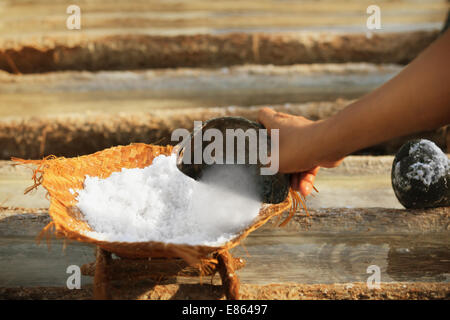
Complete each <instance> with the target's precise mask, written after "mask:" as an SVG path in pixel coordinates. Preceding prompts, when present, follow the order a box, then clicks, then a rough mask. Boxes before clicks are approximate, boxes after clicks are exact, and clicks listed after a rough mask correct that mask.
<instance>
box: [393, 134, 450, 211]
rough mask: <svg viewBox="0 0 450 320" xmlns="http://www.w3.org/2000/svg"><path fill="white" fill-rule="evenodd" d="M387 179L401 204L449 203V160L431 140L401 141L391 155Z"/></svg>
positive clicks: (427, 205) (422, 206) (430, 206)
mask: <svg viewBox="0 0 450 320" xmlns="http://www.w3.org/2000/svg"><path fill="white" fill-rule="evenodd" d="M391 180H392V187H393V189H394V192H395V195H396V197H397V199H398V200H399V201H400V203H401V204H402V205H403V206H404V207H405V208H408V209H409V208H432V207H443V206H450V162H449V159H448V157H447V155H446V154H445V153H443V152H442V150H441V149H439V147H438V146H436V144H434V143H433V142H432V141H429V140H425V139H420V140H412V141H408V142H407V143H405V144H404V145H403V146H402V147H401V148H400V149H399V150H398V152H397V154H396V155H395V158H394V162H393V164H392V172H391Z"/></svg>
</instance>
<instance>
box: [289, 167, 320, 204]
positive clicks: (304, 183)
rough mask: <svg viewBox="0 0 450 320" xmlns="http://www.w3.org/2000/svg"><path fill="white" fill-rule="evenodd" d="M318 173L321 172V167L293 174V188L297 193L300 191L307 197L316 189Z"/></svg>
mask: <svg viewBox="0 0 450 320" xmlns="http://www.w3.org/2000/svg"><path fill="white" fill-rule="evenodd" d="M317 172H319V167H315V168H313V169H311V170H308V171H305V172H301V173H295V174H292V175H291V188H292V189H294V190H295V191H299V192H300V193H301V194H302V195H303V196H304V197H306V196H307V195H309V194H310V193H311V192H312V190H313V188H314V180H315V178H316V175H317Z"/></svg>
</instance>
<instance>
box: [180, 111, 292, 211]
mask: <svg viewBox="0 0 450 320" xmlns="http://www.w3.org/2000/svg"><path fill="white" fill-rule="evenodd" d="M211 128H215V129H218V130H219V131H220V132H221V133H222V134H223V137H224V140H223V144H224V149H225V150H223V154H218V155H215V159H217V158H219V157H222V159H223V163H225V162H226V161H225V159H226V148H225V146H226V129H242V130H243V131H246V130H247V129H256V130H258V129H264V127H263V126H262V125H261V124H259V123H257V122H254V121H250V120H248V119H245V118H242V117H221V118H214V119H211V120H208V121H206V122H204V123H203V126H202V127H201V130H200V129H197V130H194V131H193V132H192V133H191V135H190V140H189V142H188V143H187V144H186V145H181V144H180V145H178V146H177V148H176V150H177V152H178V161H177V167H178V169H180V171H182V172H183V173H184V174H186V175H188V176H190V177H191V178H194V179H196V180H200V179H201V177H202V174H203V172H204V171H205V170H206V169H208V168H210V167H211V166H217V165H221V166H227V165H239V164H211V165H210V164H206V163H204V162H203V161H202V163H200V164H194V163H193V162H194V161H193V159H194V153H195V150H196V149H198V148H199V147H200V148H201V152H202V154H203V150H204V148H205V147H206V146H208V144H209V143H210V142H209V141H206V142H203V141H202V143H201V144H197V145H196V144H195V143H194V137H197V138H198V136H199V134H200V132H201V134H202V135H203V133H204V132H205V130H207V129H211ZM256 132H258V131H256ZM200 140H201V139H200ZM270 143H271V142H270V136H269V137H268V139H267V150H269V151H270ZM189 145H190V147H188V146H189ZM248 146H249V144H248V139H246V150H245V165H244V166H245V168H246V169H247V170H249V171H250V172H251V175H252V176H253V177H254V178H255V180H256V185H257V186H258V188H259V190H257V192H258V194H259V195H260V196H261V201H263V202H265V203H280V202H283V201H284V200H285V199H286V197H287V195H288V193H289V186H290V176H289V175H288V174H282V173H279V172H278V173H276V174H274V175H261V173H260V168H261V167H262V166H263V165H262V164H261V162H260V161H259V160H260V159H259V157H258V159H257V163H256V164H249V155H250V153H251V152H258V149H256V150H249V148H248ZM258 146H259V137H258ZM258 148H259V147H258ZM188 153H190V159H191V160H192V161H184V160H185V157H186V156H188ZM234 154H235V161H236V159H237V158H236V154H237V152H236V144H235V152H234ZM234 163H236V162H234Z"/></svg>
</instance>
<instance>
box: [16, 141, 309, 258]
mask: <svg viewBox="0 0 450 320" xmlns="http://www.w3.org/2000/svg"><path fill="white" fill-rule="evenodd" d="M171 152H172V146H165V147H164V146H155V145H148V144H143V143H136V144H131V145H128V146H117V147H113V148H109V149H105V150H103V151H99V152H96V153H93V154H90V155H86V156H81V157H75V158H64V157H60V158H56V157H47V158H45V159H43V160H23V159H18V158H13V159H12V160H14V161H17V162H20V163H23V164H34V165H37V169H35V171H34V175H33V179H34V185H33V186H32V187H30V188H28V189H27V190H26V192H28V191H30V190H32V189H34V188H37V187H38V186H39V185H42V186H43V187H44V188H45V189H46V190H47V191H48V195H49V196H50V208H49V214H50V217H51V218H52V222H50V223H49V224H48V225H47V226H46V227H45V228H44V229H43V230H42V232H41V236H42V235H44V234H47V235H50V232H51V231H52V229H53V230H54V232H55V234H56V236H57V237H65V238H67V239H71V240H76V241H82V242H88V243H93V244H96V245H98V246H99V247H101V248H103V249H105V250H107V251H109V252H112V253H115V254H117V255H118V256H121V257H125V258H147V257H152V258H182V259H184V260H185V261H187V262H189V263H195V262H197V261H198V260H199V259H200V258H203V257H206V256H207V255H208V254H210V253H213V252H215V251H220V250H228V249H231V248H233V247H235V246H237V245H238V244H239V243H240V241H242V240H243V239H244V238H245V237H246V236H247V235H248V234H249V233H250V232H252V231H253V230H255V229H257V228H259V227H260V226H262V225H263V224H264V223H266V222H267V221H268V220H269V219H270V218H272V217H274V216H277V215H280V214H281V213H283V212H284V211H286V210H288V209H291V210H292V212H291V215H290V216H292V214H293V210H295V208H296V207H297V204H298V203H299V201H301V199H300V198H299V196H298V194H297V193H295V192H292V191H291V192H290V194H289V196H288V197H287V198H286V199H285V200H284V201H283V202H282V203H279V204H274V205H269V204H263V206H262V208H261V210H260V213H259V216H258V218H257V219H256V220H255V221H254V222H253V223H252V224H251V225H250V226H249V227H247V228H246V229H244V230H242V231H241V232H240V233H239V234H238V235H237V236H236V237H235V238H233V239H232V240H230V241H228V242H227V243H226V244H225V245H223V246H221V247H211V246H200V245H197V246H192V245H184V244H171V243H163V242H154V241H148V242H109V241H102V240H97V239H94V238H91V237H89V236H87V235H86V231H92V228H91V227H90V226H89V224H87V223H86V222H85V220H84V219H83V214H82V213H81V212H80V211H79V210H78V209H77V207H76V204H77V200H76V199H75V197H76V194H72V193H71V192H70V189H73V190H76V189H83V183H84V180H85V177H86V175H89V176H97V177H99V178H107V177H108V176H110V175H111V173H113V172H115V171H121V170H122V168H144V167H146V166H149V165H150V164H151V163H152V161H153V159H154V158H155V157H157V156H158V155H160V154H164V155H169V154H170V153H171ZM124 214H126V212H124Z"/></svg>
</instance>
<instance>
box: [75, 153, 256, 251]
mask: <svg viewBox="0 0 450 320" xmlns="http://www.w3.org/2000/svg"><path fill="white" fill-rule="evenodd" d="M255 190H256V184H255V182H254V181H253V180H252V177H251V176H250V173H248V172H247V171H246V170H245V169H244V168H243V167H241V166H216V167H211V168H210V169H209V170H206V171H205V173H204V176H203V178H202V181H201V182H198V181H195V180H193V179H192V178H190V177H188V176H186V175H184V174H183V173H181V172H180V171H179V170H178V168H177V167H176V156H175V155H171V156H164V155H160V156H158V157H156V158H155V159H154V160H153V163H152V165H150V166H148V167H146V168H143V169H139V168H136V169H125V168H124V169H122V171H120V172H114V173H112V174H111V175H110V176H109V177H108V178H106V179H99V178H98V177H89V176H86V179H85V182H84V189H81V190H76V192H77V193H78V196H77V198H76V199H77V200H78V204H77V206H78V208H79V209H80V210H81V212H82V213H83V215H84V217H85V220H86V221H87V223H88V224H89V225H90V226H91V228H92V229H93V231H89V232H88V235H89V236H91V237H93V238H96V239H99V240H107V241H125V242H140V241H160V242H166V243H177V244H182V243H184V244H190V245H199V244H201V245H211V246H219V245H222V244H224V243H225V242H227V241H229V240H231V239H232V238H233V237H234V236H236V234H238V233H239V232H240V231H241V230H243V229H245V227H247V226H248V225H250V224H251V223H252V221H253V220H254V219H255V218H256V217H257V215H258V213H259V209H260V208H261V202H260V201H259V200H258V197H257V194H256V191H255Z"/></svg>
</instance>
